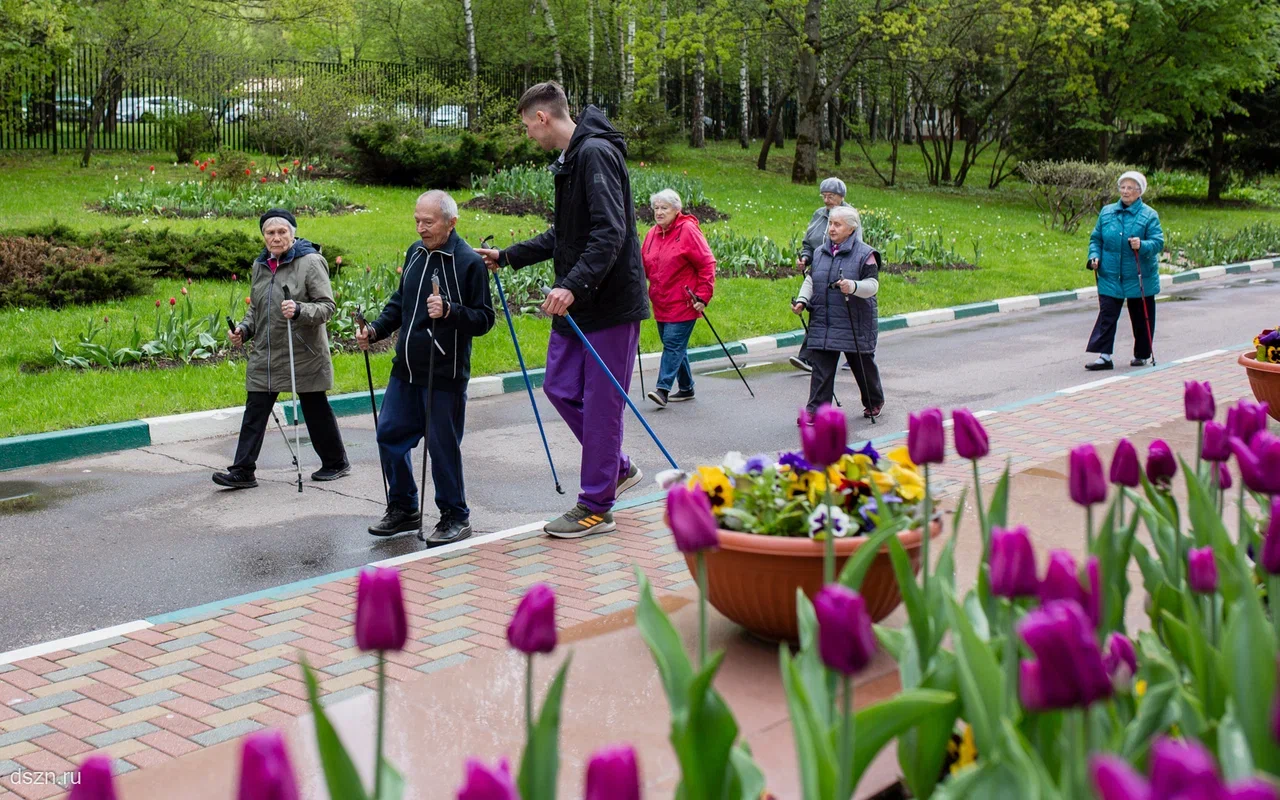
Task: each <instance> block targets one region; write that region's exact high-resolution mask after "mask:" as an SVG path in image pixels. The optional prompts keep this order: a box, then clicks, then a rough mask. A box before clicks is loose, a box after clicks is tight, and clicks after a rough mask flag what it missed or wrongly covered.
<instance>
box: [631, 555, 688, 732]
mask: <svg viewBox="0 0 1280 800" xmlns="http://www.w3.org/2000/svg"><path fill="white" fill-rule="evenodd" d="M636 583H637V584H638V586H639V592H640V599H639V602H638V603H637V605H636V627H637V628H639V629H640V636H641V637H642V638H643V639H644V641H645V644H647V645H648V646H649V652H650V653H652V654H653V660H654V661H655V662H657V665H658V674H659V675H661V676H662V688H663V689H664V690H665V691H666V694H667V702H668V703H669V704H670V706H671V716H672V717H675V716H676V715H678V714H681V713H683V712H684V711H685V708H684V702H685V698H687V697H688V695H689V684H690V683H691V682H692V681H693V666H692V665H691V664H690V663H689V655H688V654H687V653H686V652H685V651H684V643H683V642H682V641H681V639H680V634H679V633H677V632H676V628H675V626H674V625H672V624H671V619H670V618H669V617H667V615H666V612H664V611H663V610H662V607H661V606H659V605H658V603H657V601H655V600H654V599H653V589H652V588H651V587H650V586H649V579H648V578H646V577H645V575H644V573H643V572H642V571H641V570H640V569H639V568H636Z"/></svg>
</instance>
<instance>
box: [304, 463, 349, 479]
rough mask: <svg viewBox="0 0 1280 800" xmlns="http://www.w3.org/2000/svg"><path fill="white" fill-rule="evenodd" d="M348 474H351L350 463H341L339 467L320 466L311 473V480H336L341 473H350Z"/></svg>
mask: <svg viewBox="0 0 1280 800" xmlns="http://www.w3.org/2000/svg"><path fill="white" fill-rule="evenodd" d="M350 474H351V465H350V464H343V465H342V466H340V467H321V468H320V469H318V470H316V471H315V472H313V473H311V480H313V481H336V480H337V479H338V478H341V477H342V476H343V475H350Z"/></svg>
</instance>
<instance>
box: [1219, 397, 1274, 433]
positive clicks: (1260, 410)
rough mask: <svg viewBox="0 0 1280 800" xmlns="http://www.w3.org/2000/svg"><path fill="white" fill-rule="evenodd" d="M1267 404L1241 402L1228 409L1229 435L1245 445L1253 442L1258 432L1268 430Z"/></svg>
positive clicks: (1248, 401) (1250, 401) (1249, 401)
mask: <svg viewBox="0 0 1280 800" xmlns="http://www.w3.org/2000/svg"><path fill="white" fill-rule="evenodd" d="M1267 408H1268V406H1267V404H1266V403H1255V402H1253V401H1252V400H1241V401H1240V402H1239V403H1236V404H1235V405H1234V406H1232V407H1231V408H1228V409H1227V433H1229V434H1230V435H1231V438H1233V439H1239V440H1240V441H1242V442H1244V443H1245V444H1249V443H1250V442H1251V441H1253V436H1254V434H1256V433H1257V432H1258V431H1265V430H1266V429H1267Z"/></svg>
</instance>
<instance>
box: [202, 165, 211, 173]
mask: <svg viewBox="0 0 1280 800" xmlns="http://www.w3.org/2000/svg"><path fill="white" fill-rule="evenodd" d="M207 166H209V165H208V164H201V165H200V171H201V172H204V168H205V167H207Z"/></svg>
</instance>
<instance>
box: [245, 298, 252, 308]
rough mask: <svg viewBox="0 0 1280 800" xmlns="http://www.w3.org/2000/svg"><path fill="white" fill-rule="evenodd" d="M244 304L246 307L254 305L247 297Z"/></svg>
mask: <svg viewBox="0 0 1280 800" xmlns="http://www.w3.org/2000/svg"><path fill="white" fill-rule="evenodd" d="M244 304H245V305H246V306H248V305H253V304H252V303H251V302H250V301H249V298H247V297H246V298H245V299H244Z"/></svg>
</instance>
